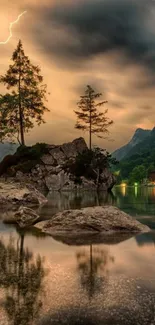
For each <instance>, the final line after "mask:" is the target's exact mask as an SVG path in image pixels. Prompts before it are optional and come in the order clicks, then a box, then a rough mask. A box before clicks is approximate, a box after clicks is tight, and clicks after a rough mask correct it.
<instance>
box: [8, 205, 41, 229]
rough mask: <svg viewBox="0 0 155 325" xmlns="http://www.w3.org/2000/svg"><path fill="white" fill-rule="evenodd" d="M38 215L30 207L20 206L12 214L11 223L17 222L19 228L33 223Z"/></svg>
mask: <svg viewBox="0 0 155 325" xmlns="http://www.w3.org/2000/svg"><path fill="white" fill-rule="evenodd" d="M39 218H40V217H39V215H38V214H37V213H36V212H35V211H34V210H32V209H30V208H27V207H24V206H21V207H20V208H19V209H18V210H17V211H16V212H14V215H13V219H12V221H13V223H17V224H18V226H19V227H20V228H26V227H30V226H32V225H34V224H35V223H36V222H37V221H38V220H39Z"/></svg>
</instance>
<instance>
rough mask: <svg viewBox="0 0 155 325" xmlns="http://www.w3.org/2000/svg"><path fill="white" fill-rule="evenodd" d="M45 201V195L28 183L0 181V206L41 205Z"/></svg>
mask: <svg viewBox="0 0 155 325" xmlns="http://www.w3.org/2000/svg"><path fill="white" fill-rule="evenodd" d="M46 202H47V199H46V198H45V196H44V195H43V194H42V193H40V192H39V191H38V190H37V189H35V188H34V187H33V186H30V185H27V186H26V185H22V184H19V183H11V182H7V183H6V182H0V208H3V207H4V208H5V209H7V208H9V207H10V206H11V205H18V204H19V205H20V204H27V205H33V206H37V205H42V204H45V203H46Z"/></svg>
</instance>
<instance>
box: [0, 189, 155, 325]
mask: <svg viewBox="0 0 155 325" xmlns="http://www.w3.org/2000/svg"><path fill="white" fill-rule="evenodd" d="M48 199H49V202H48V203H47V204H46V206H44V207H43V208H39V210H38V212H39V213H40V215H41V217H42V219H50V218H51V216H52V215H53V214H54V213H55V212H57V211H60V210H64V209H70V208H72V209H73V208H80V207H86V206H94V205H105V204H106V205H116V206H118V207H119V208H120V209H122V210H124V211H125V212H127V213H130V214H131V215H132V216H133V217H134V218H137V219H138V220H140V221H141V222H143V223H145V224H147V225H149V226H150V227H151V231H150V232H149V233H146V234H140V235H138V236H136V237H131V236H129V237H128V238H124V237H122V238H119V240H117V239H116V240H114V241H113V242H112V243H109V244H108V245H107V244H104V243H103V242H102V243H98V244H96V242H94V241H93V239H92V240H89V241H88V242H87V243H86V245H83V246H80V245H76V244H75V243H74V242H72V243H70V242H69V241H68V238H64V239H63V240H62V239H60V238H53V237H50V236H47V235H44V234H42V233H41V232H40V231H39V230H37V229H36V228H32V229H29V231H27V232H25V231H19V229H17V228H15V227H13V226H11V225H4V224H3V223H2V222H0V325H2V324H3V325H6V324H9V325H11V324H13V325H29V324H30V325H33V324H37V325H64V324H65V325H108V324H109V325H110V324H111V325H128V324H129V325H130V324H131V325H138V324H139V325H142V324H143V325H145V324H147V325H151V324H155V230H154V229H155V188H139V187H138V188H129V187H126V188H124V187H116V188H114V189H113V193H112V194H107V193H104V192H102V193H99V194H98V195H97V194H95V193H94V192H91V193H89V192H84V193H76V194H75V193H67V192H66V193H52V194H50V195H49V196H48Z"/></svg>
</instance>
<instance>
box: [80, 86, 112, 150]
mask: <svg viewBox="0 0 155 325" xmlns="http://www.w3.org/2000/svg"><path fill="white" fill-rule="evenodd" d="M101 96H102V94H100V93H95V91H94V89H92V88H91V86H89V85H88V86H87V87H86V90H85V94H84V95H83V96H80V101H79V102H78V103H77V106H78V110H76V111H74V112H75V114H76V116H77V123H76V125H75V128H76V129H78V130H82V131H87V132H89V149H90V150H91V148H92V134H95V135H96V136H97V137H99V138H103V134H106V135H107V134H108V128H109V126H110V125H112V124H113V121H111V120H109V118H108V117H107V116H106V115H107V112H108V110H105V111H104V112H99V111H98V108H99V107H101V106H103V105H104V104H106V103H107V101H102V102H98V100H99V99H100V97H101Z"/></svg>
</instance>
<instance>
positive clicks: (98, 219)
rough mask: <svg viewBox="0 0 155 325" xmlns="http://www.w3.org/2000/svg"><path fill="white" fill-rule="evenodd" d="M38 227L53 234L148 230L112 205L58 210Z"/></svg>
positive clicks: (137, 231)
mask: <svg viewBox="0 0 155 325" xmlns="http://www.w3.org/2000/svg"><path fill="white" fill-rule="evenodd" d="M38 227H39V228H40V229H42V231H43V232H45V233H48V234H51V235H54V234H62V233H64V234H66V233H67V236H68V235H70V234H78V233H79V234H80V235H81V234H88V233H89V234H91V233H98V234H101V233H104V234H106V235H107V234H113V233H116V234H118V233H139V232H147V231H149V227H147V226H145V225H143V224H141V223H140V222H139V221H137V220H135V219H134V218H132V217H131V216H129V215H128V214H126V213H125V212H123V211H121V210H119V209H118V208H116V207H113V206H97V207H88V208H83V209H81V210H66V211H63V212H59V213H57V214H56V215H54V216H53V217H52V219H51V220H49V221H46V222H42V223H41V224H40V225H39V224H38Z"/></svg>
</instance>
